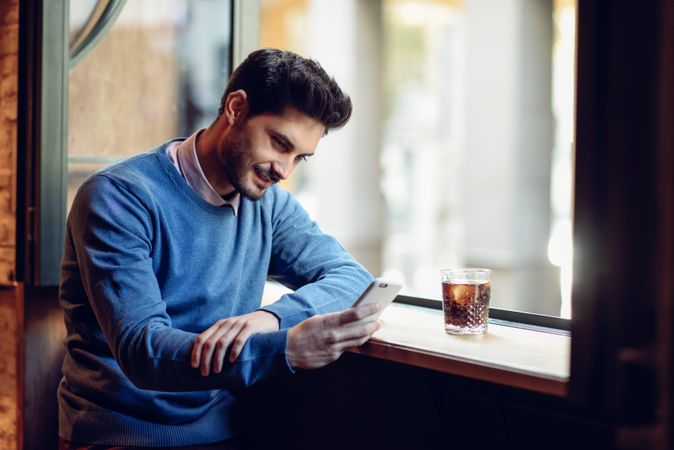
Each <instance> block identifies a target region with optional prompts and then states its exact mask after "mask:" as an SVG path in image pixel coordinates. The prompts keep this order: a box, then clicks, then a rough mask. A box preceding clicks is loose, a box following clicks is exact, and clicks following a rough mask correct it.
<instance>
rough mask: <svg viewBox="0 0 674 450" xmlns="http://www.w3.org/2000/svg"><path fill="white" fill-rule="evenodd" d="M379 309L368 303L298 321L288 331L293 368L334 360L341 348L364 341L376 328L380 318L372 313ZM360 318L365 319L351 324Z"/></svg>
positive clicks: (288, 354) (289, 353)
mask: <svg viewBox="0 0 674 450" xmlns="http://www.w3.org/2000/svg"><path fill="white" fill-rule="evenodd" d="M378 310H379V305H376V304H370V305H364V306H357V307H355V308H350V309H347V310H346V311H342V312H339V313H332V314H326V315H323V316H314V317H311V318H309V319H306V320H304V321H303V322H300V323H299V324H297V325H295V326H294V327H292V328H291V329H290V330H288V344H287V350H286V356H287V358H288V362H289V363H290V365H291V366H292V367H293V368H295V369H317V368H319V367H323V366H325V365H327V364H329V363H331V362H333V361H335V360H337V358H339V357H340V356H341V355H342V353H344V350H346V349H347V348H350V347H358V346H359V345H362V344H364V343H365V342H366V341H367V340H368V339H370V337H372V335H373V334H374V333H375V332H376V331H377V330H378V329H379V327H380V323H379V321H377V320H375V319H374V317H373V316H372V315H373V314H374V313H376V312H377V311H378ZM368 318H371V320H368ZM361 319H365V320H364V321H363V322H360V323H358V324H354V322H357V321H359V320H361Z"/></svg>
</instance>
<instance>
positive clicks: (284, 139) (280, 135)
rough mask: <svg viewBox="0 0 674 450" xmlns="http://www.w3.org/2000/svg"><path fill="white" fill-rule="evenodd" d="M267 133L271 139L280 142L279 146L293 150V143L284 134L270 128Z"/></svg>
mask: <svg viewBox="0 0 674 450" xmlns="http://www.w3.org/2000/svg"><path fill="white" fill-rule="evenodd" d="M267 133H269V134H270V135H271V136H272V137H273V138H275V139H278V140H279V141H280V142H281V145H282V146H283V147H285V148H286V149H288V150H292V149H294V148H295V144H293V141H291V140H290V138H289V137H288V136H286V135H285V134H283V133H281V132H279V131H276V130H274V129H271V128H268V129H267Z"/></svg>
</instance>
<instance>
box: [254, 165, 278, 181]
mask: <svg viewBox="0 0 674 450" xmlns="http://www.w3.org/2000/svg"><path fill="white" fill-rule="evenodd" d="M253 170H254V172H255V175H256V176H257V177H258V178H259V179H260V180H261V181H263V182H264V184H273V183H276V182H278V180H279V179H278V177H276V176H274V175H273V174H272V173H271V172H270V171H267V170H264V169H263V168H262V167H260V166H255V167H254V169H253Z"/></svg>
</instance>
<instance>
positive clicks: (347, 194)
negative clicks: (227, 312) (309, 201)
mask: <svg viewBox="0 0 674 450" xmlns="http://www.w3.org/2000/svg"><path fill="white" fill-rule="evenodd" d="M308 19H309V20H308V23H309V24H310V30H309V45H310V47H309V52H310V55H309V56H311V57H312V58H314V59H316V60H318V61H319V62H320V63H321V65H322V66H323V68H324V69H325V70H326V71H327V72H328V73H329V74H331V75H333V76H334V77H335V79H336V80H337V82H338V83H339V85H340V86H341V87H342V89H344V90H345V91H346V92H347V93H348V94H349V95H350V97H351V100H352V102H353V108H354V109H353V115H352V117H351V120H350V122H349V123H348V124H347V126H346V127H344V128H343V129H341V130H338V131H335V132H333V133H332V134H329V135H328V136H326V137H324V138H323V139H322V140H321V143H320V144H319V146H318V150H317V155H316V157H315V158H312V160H311V162H310V163H309V164H308V166H307V170H308V172H309V174H308V180H309V183H310V184H311V187H310V189H308V191H310V192H314V193H315V194H316V197H315V200H316V202H315V203H314V204H313V205H312V208H310V210H312V211H313V213H314V215H315V218H316V219H317V221H318V223H319V224H320V226H321V228H322V229H323V230H324V231H326V232H328V233H330V234H332V235H334V236H335V237H337V238H338V239H339V241H340V242H341V243H342V244H343V245H344V246H345V247H346V248H347V249H348V250H349V251H350V252H351V253H352V254H353V255H354V257H355V258H356V259H357V260H359V261H360V262H361V263H363V264H364V265H365V266H366V267H367V268H368V269H369V270H370V271H371V272H372V273H373V274H375V275H377V274H379V272H380V270H381V261H380V260H381V236H382V231H381V229H382V222H383V219H382V214H383V202H382V196H381V191H380V187H379V178H380V168H379V151H380V133H381V131H380V130H381V127H380V120H381V102H382V100H381V88H382V87H381V77H380V71H381V69H380V66H381V2H380V1H379V0H376V1H365V2H364V1H357V0H340V1H337V2H336V1H333V0H311V1H310V2H309V18H308Z"/></svg>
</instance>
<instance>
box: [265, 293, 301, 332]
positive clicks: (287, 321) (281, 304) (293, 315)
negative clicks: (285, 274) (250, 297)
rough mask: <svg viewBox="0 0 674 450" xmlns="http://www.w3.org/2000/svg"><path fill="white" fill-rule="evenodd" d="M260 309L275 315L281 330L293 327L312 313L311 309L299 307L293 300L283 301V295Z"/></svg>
mask: <svg viewBox="0 0 674 450" xmlns="http://www.w3.org/2000/svg"><path fill="white" fill-rule="evenodd" d="M260 309H261V310H262V311H267V312H268V313H271V314H273V315H275V316H276V317H277V318H278V321H279V328H280V329H282V330H283V329H286V328H290V327H293V326H295V325H297V324H298V323H300V322H302V321H303V320H305V319H308V318H309V317H311V316H312V315H313V314H312V311H311V310H303V309H300V308H298V307H297V305H296V304H294V303H293V302H289V301H287V300H286V301H284V298H283V297H281V299H280V300H277V301H276V302H274V303H272V304H271V305H266V306H264V307H262V308H260Z"/></svg>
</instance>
